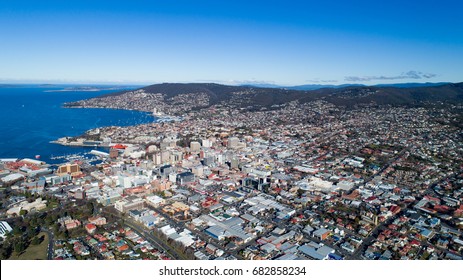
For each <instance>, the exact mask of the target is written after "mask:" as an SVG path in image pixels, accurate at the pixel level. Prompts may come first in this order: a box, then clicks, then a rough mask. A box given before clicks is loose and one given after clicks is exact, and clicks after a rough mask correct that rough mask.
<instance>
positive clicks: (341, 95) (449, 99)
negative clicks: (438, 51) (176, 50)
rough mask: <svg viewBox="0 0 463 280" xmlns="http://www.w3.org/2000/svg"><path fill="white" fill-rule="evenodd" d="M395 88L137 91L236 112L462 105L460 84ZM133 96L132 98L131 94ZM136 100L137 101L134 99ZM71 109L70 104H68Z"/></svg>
mask: <svg viewBox="0 0 463 280" xmlns="http://www.w3.org/2000/svg"><path fill="white" fill-rule="evenodd" d="M414 85H415V84H398V85H395V86H393V85H387V86H386V85H382V86H363V85H362V86H358V85H354V86H352V85H346V86H345V87H338V88H334V87H333V88H320V89H315V90H296V89H289V88H262V87H255V86H249V85H248V86H230V85H221V84H214V83H186V84H180V83H164V84H156V85H151V86H147V87H143V88H141V89H142V90H143V91H144V92H146V93H149V94H156V93H160V94H162V96H163V100H164V102H165V104H166V105H169V104H172V105H175V104H176V103H175V102H176V101H175V102H174V99H175V97H176V96H178V95H182V96H188V94H191V95H192V96H194V94H198V93H201V94H206V95H207V97H208V105H206V107H207V106H211V105H214V104H218V103H222V104H227V105H230V106H233V107H237V108H248V109H265V108H267V109H270V107H271V106H274V105H281V104H284V103H287V102H291V101H298V102H300V103H307V102H310V101H315V100H324V101H327V102H330V103H333V104H335V105H339V106H347V107H349V106H355V105H361V104H376V105H411V106H414V105H423V104H430V103H436V102H439V103H463V83H442V84H437V85H436V84H424V85H423V84H418V85H419V86H418V87H416V86H414ZM132 93H133V91H123V92H118V93H112V94H107V95H103V96H101V97H99V98H105V99H107V98H108V97H111V96H117V95H122V94H124V95H129V96H130V95H131V94H132ZM134 96H135V94H134ZM137 98H139V97H137ZM70 106H72V104H70Z"/></svg>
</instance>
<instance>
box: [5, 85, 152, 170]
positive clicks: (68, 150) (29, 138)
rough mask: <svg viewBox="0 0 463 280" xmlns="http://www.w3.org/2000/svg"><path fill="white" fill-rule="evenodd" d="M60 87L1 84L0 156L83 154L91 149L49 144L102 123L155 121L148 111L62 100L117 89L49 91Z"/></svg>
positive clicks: (92, 95)
mask: <svg viewBox="0 0 463 280" xmlns="http://www.w3.org/2000/svg"><path fill="white" fill-rule="evenodd" d="M63 88H64V87H62V88H57V87H53V88H49V87H39V86H36V87H34V86H18V87H16V86H15V87H0V158H34V157H35V156H36V155H40V156H41V160H44V161H47V162H51V163H53V162H56V161H53V160H50V157H52V156H60V155H70V154H76V153H81V154H82V153H86V152H89V151H90V150H92V148H80V147H66V146H61V145H57V144H51V143H49V142H50V141H52V140H56V139H57V138H60V137H63V136H77V135H80V134H82V133H83V132H85V131H86V130H88V129H92V128H96V127H102V126H111V125H118V126H129V125H135V124H141V123H147V122H153V121H155V118H153V117H152V116H151V115H150V114H148V113H143V112H136V111H127V110H113V109H68V108H63V107H62V105H63V103H64V102H69V101H77V100H81V99H85V98H91V97H95V96H98V95H102V94H107V93H110V92H115V91H119V90H103V91H98V92H85V91H75V92H74V91H72V92H71V91H66V92H49V90H57V89H63Z"/></svg>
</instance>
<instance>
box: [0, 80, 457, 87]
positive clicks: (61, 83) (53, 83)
mask: <svg viewBox="0 0 463 280" xmlns="http://www.w3.org/2000/svg"><path fill="white" fill-rule="evenodd" d="M462 82H463V81H460V82H447V81H436V82H424V81H423V82H417V81H410V82H390V83H384V82H378V83H361V82H359V83H354V82H352V83H347V82H346V83H340V84H339V83H305V84H290V85H289V84H269V83H258V82H255V83H253V82H250V81H247V82H243V83H238V82H227V81H153V82H130V81H128V82H120V81H114V82H112V81H30V80H24V81H18V80H14V81H8V80H6V81H5V80H0V85H3V86H5V85H37V86H41V85H51V86H150V85H155V84H220V85H228V86H247V85H249V86H260V87H268V86H274V87H298V86H309V85H313V86H343V85H359V86H377V85H400V84H423V85H425V84H458V83H462Z"/></svg>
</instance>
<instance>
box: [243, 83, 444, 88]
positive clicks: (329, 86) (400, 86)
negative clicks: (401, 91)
mask: <svg viewBox="0 0 463 280" xmlns="http://www.w3.org/2000/svg"><path fill="white" fill-rule="evenodd" d="M446 84H450V83H449V82H440V83H399V84H377V85H372V86H370V87H397V88H413V87H434V86H441V85H446ZM242 86H250V87H259V88H285V89H295V90H315V89H321V88H345V87H368V86H367V85H364V84H341V85H322V84H307V85H298V86H280V85H275V84H243V85H242Z"/></svg>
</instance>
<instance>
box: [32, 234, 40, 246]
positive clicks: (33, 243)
mask: <svg viewBox="0 0 463 280" xmlns="http://www.w3.org/2000/svg"><path fill="white" fill-rule="evenodd" d="M31 244H32V245H39V244H40V239H39V238H38V236H34V238H32V241H31Z"/></svg>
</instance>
